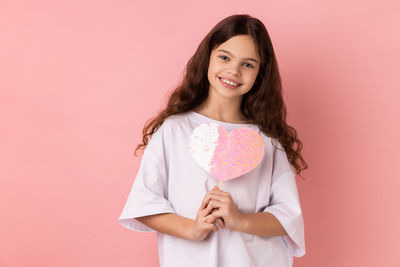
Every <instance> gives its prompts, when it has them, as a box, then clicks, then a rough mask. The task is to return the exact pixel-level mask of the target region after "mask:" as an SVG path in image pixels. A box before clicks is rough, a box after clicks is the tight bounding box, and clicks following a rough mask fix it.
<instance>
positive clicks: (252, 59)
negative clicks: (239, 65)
mask: <svg viewBox="0 0 400 267" xmlns="http://www.w3.org/2000/svg"><path fill="white" fill-rule="evenodd" d="M217 51H221V52H225V53H227V54H229V55H231V56H233V55H232V53H231V52H229V51H226V50H223V49H218V50H217ZM244 60H250V61H254V62H256V63H258V61H257V60H255V59H254V58H251V57H248V58H244Z"/></svg>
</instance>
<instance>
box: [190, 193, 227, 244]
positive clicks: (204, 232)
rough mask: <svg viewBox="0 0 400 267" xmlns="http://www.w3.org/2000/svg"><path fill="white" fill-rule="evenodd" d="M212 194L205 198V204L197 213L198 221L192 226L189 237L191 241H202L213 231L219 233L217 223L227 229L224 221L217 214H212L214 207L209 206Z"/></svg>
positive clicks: (202, 204)
mask: <svg viewBox="0 0 400 267" xmlns="http://www.w3.org/2000/svg"><path fill="white" fill-rule="evenodd" d="M210 193H211V191H209V192H208V193H207V194H206V195H205V196H204V199H203V202H202V203H201V206H200V208H199V210H198V211H197V215H196V219H195V220H194V221H193V222H192V224H191V225H190V228H189V236H190V239H191V240H194V241H202V240H203V239H205V238H206V237H207V236H208V234H209V233H210V232H211V231H218V227H217V226H216V225H215V224H216V222H218V224H219V225H220V226H222V227H224V228H225V225H224V223H223V221H222V219H221V218H218V217H217V216H216V215H215V214H211V212H212V209H213V208H212V206H210V205H208V206H207V203H208V201H207V200H208V199H209V198H210Z"/></svg>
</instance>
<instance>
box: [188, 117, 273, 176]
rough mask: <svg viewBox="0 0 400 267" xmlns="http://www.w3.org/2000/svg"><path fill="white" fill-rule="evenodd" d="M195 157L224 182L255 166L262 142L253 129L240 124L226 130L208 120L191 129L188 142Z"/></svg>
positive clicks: (260, 154)
mask: <svg viewBox="0 0 400 267" xmlns="http://www.w3.org/2000/svg"><path fill="white" fill-rule="evenodd" d="M189 148H190V153H191V155H192V156H193V158H194V160H195V161H196V162H197V164H199V165H200V166H201V167H202V168H203V169H205V170H206V171H207V172H208V173H209V174H210V175H211V176H213V177H215V178H217V179H218V180H220V181H226V180H230V179H233V178H236V177H238V176H241V175H243V174H245V173H247V172H249V171H251V170H252V169H254V168H255V167H256V166H257V165H258V164H259V163H260V162H261V160H262V158H263V156H264V149H265V148H264V141H263V139H262V137H261V136H260V135H259V134H258V133H257V132H256V131H255V130H253V129H251V128H247V127H240V128H236V129H234V130H232V131H231V132H228V131H227V130H226V129H225V128H224V127H223V126H221V125H219V124H217V123H214V122H208V123H203V124H200V125H199V126H198V127H196V129H194V130H193V133H192V135H191V136H190V141H189Z"/></svg>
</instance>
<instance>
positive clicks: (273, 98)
mask: <svg viewBox="0 0 400 267" xmlns="http://www.w3.org/2000/svg"><path fill="white" fill-rule="evenodd" d="M243 34H247V35H250V36H251V37H252V39H253V40H254V42H255V44H256V47H257V50H258V53H259V55H260V58H261V64H260V69H259V72H258V75H257V78H256V80H255V82H254V85H253V87H252V88H251V89H250V91H248V92H247V93H246V94H244V95H243V98H242V102H241V107H240V108H241V111H242V113H243V115H244V116H245V117H246V119H247V120H248V122H249V123H253V124H257V125H258V126H259V128H260V129H261V131H262V132H264V134H266V135H267V136H270V137H271V138H276V139H277V140H278V141H279V142H280V143H281V145H282V147H283V148H284V150H285V152H286V154H287V157H288V160H289V162H290V163H291V164H292V165H293V167H294V168H295V169H296V173H297V174H300V173H301V171H302V170H304V169H306V168H308V165H307V163H306V162H305V161H304V159H303V157H302V155H301V153H300V152H301V149H302V147H303V145H302V143H301V141H300V140H299V138H298V136H297V132H296V130H295V129H294V128H293V127H291V126H289V125H288V124H287V123H286V105H285V103H284V101H283V98H282V85H281V78H280V74H279V70H278V64H277V61H276V58H275V53H274V49H273V47H272V42H271V39H270V37H269V34H268V32H267V29H266V27H265V25H264V24H263V23H262V22H261V21H260V20H258V19H257V18H254V17H252V16H250V15H247V14H237V15H232V16H229V17H227V18H225V19H223V20H222V21H220V22H219V23H218V24H217V25H215V26H214V28H212V29H211V31H210V32H209V33H208V34H207V36H206V37H205V38H204V39H203V40H202V41H201V43H200V45H199V46H198V48H197V50H196V52H195V53H194V55H193V56H192V57H191V58H190V59H189V61H188V63H187V65H186V67H185V70H184V75H183V78H182V81H181V82H180V83H179V84H178V86H177V87H176V89H175V90H173V91H172V92H171V93H170V94H169V96H168V97H169V98H168V102H167V106H166V108H165V109H164V110H162V111H160V112H159V113H158V115H157V116H155V117H153V118H151V119H149V120H148V121H147V122H146V124H145V126H144V128H143V139H142V143H141V144H139V145H138V146H137V147H136V149H135V152H134V155H135V156H136V152H137V150H138V149H143V150H144V149H145V147H146V146H147V143H148V140H149V138H150V137H151V136H152V134H153V133H154V132H156V131H157V130H158V128H159V127H160V126H161V124H162V123H163V122H164V120H165V119H166V118H167V117H169V116H171V115H174V114H180V113H186V112H189V111H191V110H193V109H195V108H196V107H198V106H199V105H200V104H201V103H203V101H205V100H206V99H207V97H208V89H209V85H210V84H209V81H208V77H207V72H208V66H209V60H210V54H211V51H212V50H213V49H214V48H216V47H217V46H219V45H220V44H222V43H224V42H226V41H227V40H228V39H230V38H231V37H233V36H235V35H243ZM275 147H276V146H275ZM300 176H301V175H300ZM303 178H304V177H303Z"/></svg>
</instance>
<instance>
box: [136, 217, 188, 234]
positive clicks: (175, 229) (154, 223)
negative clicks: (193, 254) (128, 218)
mask: <svg viewBox="0 0 400 267" xmlns="http://www.w3.org/2000/svg"><path fill="white" fill-rule="evenodd" d="M136 219H137V220H138V221H140V222H141V223H143V224H145V225H146V226H148V227H150V228H152V229H154V230H156V231H158V232H162V233H165V234H168V235H173V236H176V237H180V238H183V239H187V240H191V237H190V234H189V228H190V225H191V223H192V222H193V220H191V219H189V218H186V217H183V216H180V215H178V214H176V213H161V214H154V215H149V216H144V217H138V218H136Z"/></svg>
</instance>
